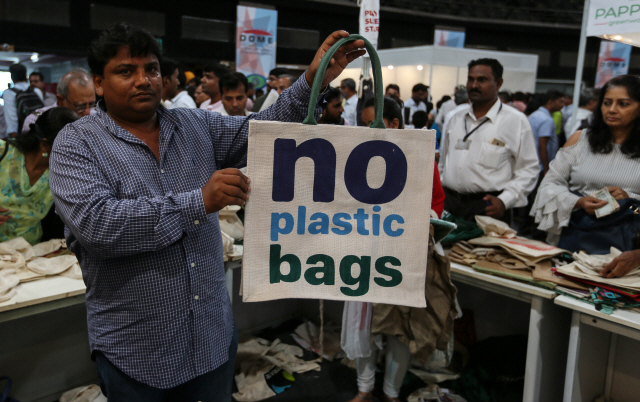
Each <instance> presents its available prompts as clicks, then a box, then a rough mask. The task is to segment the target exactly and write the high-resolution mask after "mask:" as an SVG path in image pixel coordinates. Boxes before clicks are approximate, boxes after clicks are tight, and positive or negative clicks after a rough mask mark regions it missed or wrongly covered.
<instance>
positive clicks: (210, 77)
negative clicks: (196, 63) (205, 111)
mask: <svg viewBox="0 0 640 402" xmlns="http://www.w3.org/2000/svg"><path fill="white" fill-rule="evenodd" d="M218 81H220V79H219V78H218V76H217V75H216V74H215V73H214V72H213V71H206V72H205V73H204V75H203V76H202V80H201V81H200V84H201V85H202V91H203V92H204V93H206V94H207V95H209V96H210V97H212V98H214V97H216V96H217V95H218V93H219V92H220V87H219V86H218Z"/></svg>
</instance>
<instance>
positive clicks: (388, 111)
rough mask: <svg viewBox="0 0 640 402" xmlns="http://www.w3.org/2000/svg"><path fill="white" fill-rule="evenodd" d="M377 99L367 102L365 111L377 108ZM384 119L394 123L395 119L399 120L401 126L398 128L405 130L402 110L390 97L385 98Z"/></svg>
mask: <svg viewBox="0 0 640 402" xmlns="http://www.w3.org/2000/svg"><path fill="white" fill-rule="evenodd" d="M375 104H376V103H375V98H371V99H369V100H367V101H366V102H365V104H364V109H366V108H368V107H372V106H375ZM382 117H383V118H384V119H387V120H388V121H392V120H393V119H398V122H399V123H400V125H399V126H398V128H404V122H403V120H402V110H401V109H400V104H398V102H397V101H396V100H394V99H393V98H390V97H388V96H385V97H384V106H383V108H382Z"/></svg>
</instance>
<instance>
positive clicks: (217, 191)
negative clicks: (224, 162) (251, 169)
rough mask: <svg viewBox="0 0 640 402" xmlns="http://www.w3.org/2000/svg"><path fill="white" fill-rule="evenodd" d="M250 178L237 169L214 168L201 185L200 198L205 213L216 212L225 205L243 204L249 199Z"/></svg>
mask: <svg viewBox="0 0 640 402" xmlns="http://www.w3.org/2000/svg"><path fill="white" fill-rule="evenodd" d="M249 183H251V179H249V178H248V177H247V176H245V175H244V174H243V173H242V172H241V171H239V170H238V169H233V168H229V169H222V170H216V172H215V173H214V174H213V175H211V178H209V181H208V182H207V184H205V185H204V187H202V199H203V200H204V208H205V210H206V211H207V214H210V213H213V212H217V211H219V210H221V209H222V208H224V207H226V206H227V205H244V204H245V203H246V202H247V200H248V199H249V192H251V187H249Z"/></svg>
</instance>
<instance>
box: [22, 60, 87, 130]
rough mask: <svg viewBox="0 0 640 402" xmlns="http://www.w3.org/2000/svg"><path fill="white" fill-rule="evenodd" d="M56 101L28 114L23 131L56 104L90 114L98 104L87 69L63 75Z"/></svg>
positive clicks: (82, 114) (59, 82)
mask: <svg viewBox="0 0 640 402" xmlns="http://www.w3.org/2000/svg"><path fill="white" fill-rule="evenodd" d="M56 101H57V103H56V104H54V105H51V106H45V107H43V108H40V109H37V110H36V111H35V112H34V113H31V114H30V115H29V116H27V117H26V118H25V119H24V125H23V126H22V132H26V131H29V125H30V124H33V123H35V122H36V120H37V119H38V116H40V115H41V114H42V113H44V112H46V111H47V110H49V109H51V108H54V107H56V106H58V107H66V108H67V109H71V110H73V111H74V112H76V113H77V114H78V116H80V117H82V116H88V115H89V114H90V113H91V110H92V109H93V108H94V106H95V105H96V91H95V87H94V86H93V81H92V80H91V76H89V73H88V72H87V70H85V69H83V68H75V69H73V70H71V71H69V72H68V73H66V74H65V75H63V76H62V78H60V81H58V94H57V95H56Z"/></svg>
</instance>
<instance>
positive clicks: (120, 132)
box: [96, 100, 178, 153]
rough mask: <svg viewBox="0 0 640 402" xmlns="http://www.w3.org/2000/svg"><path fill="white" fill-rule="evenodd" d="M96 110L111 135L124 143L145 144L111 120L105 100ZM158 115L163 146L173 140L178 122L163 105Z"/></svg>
mask: <svg viewBox="0 0 640 402" xmlns="http://www.w3.org/2000/svg"><path fill="white" fill-rule="evenodd" d="M96 109H97V114H96V117H97V118H98V119H99V120H100V121H101V122H102V123H103V125H104V127H105V128H106V129H107V131H109V132H110V133H111V134H113V135H115V136H116V137H118V138H120V139H122V140H124V141H128V142H134V143H138V144H144V142H143V141H142V140H140V139H139V138H138V137H136V136H135V135H133V134H131V133H130V132H129V131H127V130H125V129H124V128H122V127H120V125H119V124H118V123H116V122H115V121H114V120H113V119H112V118H111V116H109V114H107V111H106V110H105V104H104V100H100V101H99V102H98V107H97V108H96ZM157 113H158V120H159V122H160V143H161V144H162V143H163V142H165V141H168V140H170V139H171V136H172V135H173V130H174V128H175V127H177V126H178V120H177V119H176V118H175V117H174V116H173V115H172V114H171V113H168V111H167V109H166V108H165V107H164V106H162V104H160V105H159V106H158V110H157ZM161 146H162V145H161ZM160 152H161V153H162V149H160Z"/></svg>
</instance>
